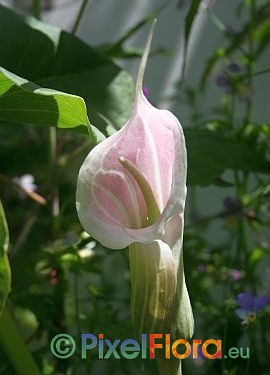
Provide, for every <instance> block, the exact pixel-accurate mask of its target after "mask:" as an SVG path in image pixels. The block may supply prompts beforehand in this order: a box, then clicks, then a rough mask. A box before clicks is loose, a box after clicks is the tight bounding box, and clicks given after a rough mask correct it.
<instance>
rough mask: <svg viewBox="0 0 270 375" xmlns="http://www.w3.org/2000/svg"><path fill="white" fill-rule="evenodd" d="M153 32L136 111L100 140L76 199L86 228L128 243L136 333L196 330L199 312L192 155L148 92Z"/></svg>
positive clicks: (111, 241) (104, 239)
mask: <svg viewBox="0 0 270 375" xmlns="http://www.w3.org/2000/svg"><path fill="white" fill-rule="evenodd" d="M152 33H153V27H152V29H151V32H150V35H149V37H148V41H147V44H146V48H145V51H144V54H143V57H142V62H141V65H140V69H139V73H138V80H137V84H136V92H135V97H134V106H133V114H132V116H131V118H130V120H129V121H128V122H127V123H126V124H125V125H124V126H123V128H122V129H121V130H119V131H118V132H117V133H115V134H113V135H112V136H111V137H109V138H107V139H106V140H104V141H103V142H102V143H100V144H98V145H97V146H96V147H95V148H94V149H93V150H92V151H91V152H90V153H89V154H88V156H87V158H86V159H85V161H84V163H83V165H82V166H81V169H80V171H79V176H78V183H77V191H76V204H77V211H78V216H79V219H80V221H81V223H82V226H83V227H84V229H85V230H86V231H87V232H88V233H90V234H91V235H92V236H93V237H94V238H95V239H96V240H98V241H99V242H100V243H101V244H102V245H104V246H106V247H108V248H111V249H121V248H124V247H127V246H129V247H130V250H129V254H130V268H131V290H132V298H131V304H132V315H133V321H134V325H135V327H136V330H137V333H138V334H139V333H148V332H155V333H156V332H163V333H170V332H171V333H173V334H177V335H180V337H189V336H191V335H192V333H193V316H192V310H191V306H190V301H189V297H188V293H187V289H186V284H185V279H184V268H183V261H182V238H183V227H184V207H185V198H186V173H187V156H186V146H185V139H184V135H183V130H182V127H181V125H180V123H179V121H178V120H177V118H176V117H175V116H174V115H173V114H172V113H171V112H169V111H167V110H159V109H157V108H156V107H153V106H152V105H151V104H150V103H149V102H148V100H147V98H146V97H145V95H143V86H142V81H143V74H144V69H145V66H146V62H147V57H148V54H149V49H150V42H151V37H152Z"/></svg>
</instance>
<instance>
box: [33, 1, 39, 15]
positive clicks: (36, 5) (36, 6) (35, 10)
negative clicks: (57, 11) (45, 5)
mask: <svg viewBox="0 0 270 375" xmlns="http://www.w3.org/2000/svg"><path fill="white" fill-rule="evenodd" d="M32 7H33V16H34V17H35V18H37V19H38V20H40V0H33V5H32Z"/></svg>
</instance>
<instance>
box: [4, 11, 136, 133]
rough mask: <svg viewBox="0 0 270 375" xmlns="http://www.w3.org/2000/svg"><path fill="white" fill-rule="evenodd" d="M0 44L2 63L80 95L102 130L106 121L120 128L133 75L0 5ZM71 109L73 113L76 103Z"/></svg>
mask: <svg viewBox="0 0 270 375" xmlns="http://www.w3.org/2000/svg"><path fill="white" fill-rule="evenodd" d="M0 45H1V51H0V65H1V66H2V67H3V68H5V69H7V70H8V71H10V72H12V73H14V74H16V75H18V76H19V77H23V78H24V79H26V80H28V81H31V82H35V83H36V84H38V85H40V86H43V87H46V88H52V89H55V90H58V91H63V92H65V93H69V94H72V95H78V96H80V97H82V98H83V99H84V101H85V103H86V105H87V109H88V111H89V113H88V115H89V119H90V121H91V123H92V124H93V125H95V126H97V127H98V128H99V129H100V130H101V131H102V132H106V127H107V126H108V125H110V127H113V128H115V129H118V128H120V127H121V126H122V125H123V124H124V123H125V121H126V120H127V119H128V118H129V115H130V109H131V98H132V93H133V82H132V79H131V77H130V76H129V75H128V73H126V72H125V71H123V70H121V69H120V68H119V67H118V66H116V65H115V64H114V63H113V62H112V61H111V60H109V59H108V58H107V57H105V56H104V55H102V54H101V53H99V52H98V51H97V50H95V49H94V48H92V47H90V46H88V45H87V44H86V43H84V42H83V41H81V40H80V39H78V38H76V37H75V36H73V35H71V34H69V33H67V32H65V31H63V30H61V29H59V28H57V27H54V26H50V25H48V24H46V23H44V22H41V21H38V20H36V19H34V18H32V17H22V16H19V15H17V14H16V13H14V12H13V11H11V10H10V9H8V8H6V7H4V6H2V5H0ZM73 111H74V117H75V115H76V113H75V112H76V108H74V109H73ZM69 112H70V111H69ZM79 117H81V116H80V115H79ZM79 121H81V119H80V120H79Z"/></svg>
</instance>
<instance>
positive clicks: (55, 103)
mask: <svg viewBox="0 0 270 375" xmlns="http://www.w3.org/2000/svg"><path fill="white" fill-rule="evenodd" d="M0 120H2V121H6V122H12V123H25V124H34V125H52V126H58V127H62V128H71V127H75V126H79V125H86V126H89V125H90V124H89V120H88V117H87V112H86V107H85V103H84V101H83V99H82V98H80V97H78V96H75V95H69V94H65V93H61V92H59V91H55V90H51V89H46V88H42V87H40V86H38V85H36V84H34V83H32V82H29V81H27V80H25V79H23V78H21V77H18V76H16V75H15V74H13V73H11V72H9V71H7V70H6V69H4V68H1V67H0Z"/></svg>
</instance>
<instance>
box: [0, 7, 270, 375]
mask: <svg viewBox="0 0 270 375" xmlns="http://www.w3.org/2000/svg"><path fill="white" fill-rule="evenodd" d="M147 3H148V4H147V5H145V2H142V1H138V2H136V4H135V2H133V1H120V0H112V1H111V4H110V5H108V3H107V2H105V1H101V0H99V2H95V1H89V2H88V1H85V0H84V1H82V2H69V1H67V0H66V1H64V0H62V1H60V0H59V1H57V0H55V1H45V0H44V1H38V0H36V1H35V0H33V1H30V0H29V1H27V0H24V1H17V0H13V1H2V2H1V5H0V41H1V51H0V65H1V67H2V68H4V69H2V70H1V71H0V73H1V77H0V79H1V87H2V88H1V89H0V157H1V167H0V183H1V200H2V203H3V206H4V210H5V215H6V217H7V223H8V227H9V237H10V242H9V252H8V253H9V260H10V266H11V272H12V286H11V293H10V294H9V296H8V300H7V303H6V308H7V309H8V311H9V312H10V315H11V316H12V317H13V319H14V321H15V322H16V324H17V325H18V327H19V331H20V332H21V334H22V336H23V338H24V341H25V342H26V344H27V346H28V347H29V348H30V351H31V353H32V354H33V357H34V359H35V361H36V363H37V365H38V367H39V368H40V372H41V373H42V374H44V375H50V374H79V375H83V374H96V373H99V374H104V375H106V374H109V375H111V374H117V375H120V374H138V373H144V374H156V371H157V370H156V367H155V363H153V361H151V360H140V359H139V358H136V359H134V360H132V361H131V360H126V359H121V360H119V359H115V358H113V357H111V358H110V359H106V360H100V359H98V356H97V353H96V352H95V351H93V352H91V351H89V352H88V353H87V359H84V360H82V359H81V353H80V344H79V343H80V335H81V333H93V334H94V335H98V334H99V333H103V334H104V336H105V337H106V338H109V339H111V340H115V339H120V340H124V339H126V338H135V336H134V332H133V330H132V325H131V319H130V305H129V298H130V297H129V293H130V291H129V282H130V279H129V267H128V254H127V252H126V251H124V250H123V251H115V252H113V251H111V250H107V249H105V248H103V247H102V246H101V245H100V244H98V243H96V242H95V241H94V240H93V239H92V238H91V237H89V236H88V235H87V234H86V233H84V232H82V228H81V226H80V224H79V222H78V219H77V215H76V210H75V186H76V178H77V173H78V169H79V167H80V165H81V163H82V161H83V160H84V158H85V156H86V154H87V153H88V152H89V150H90V149H91V148H92V147H93V146H94V145H95V143H96V142H97V140H98V139H100V138H102V135H101V133H102V134H104V135H105V136H107V135H108V134H111V133H112V132H113V131H115V130H116V129H119V128H120V127H121V126H122V125H123V124H124V122H125V120H126V119H127V118H128V116H129V113H130V105H131V98H132V91H133V83H132V80H131V76H130V75H129V74H128V73H126V71H125V70H123V68H125V69H126V70H128V71H129V73H130V74H131V75H134V69H135V67H137V65H138V59H137V58H138V57H139V56H140V55H141V49H140V48H135V47H134V46H135V45H140V46H142V45H143V44H142V43H141V40H142V39H140V38H145V35H146V32H145V30H146V29H145V26H146V25H147V24H148V23H149V20H150V19H151V18H152V17H154V16H158V18H159V24H158V25H157V36H156V37H155V39H156V44H155V43H154V46H153V49H152V51H153V52H152V60H151V61H150V63H149V68H148V72H147V73H146V75H148V76H147V77H146V85H147V87H146V88H145V90H146V91H147V95H148V97H149V100H151V101H152V102H153V103H155V105H157V106H158V107H160V106H165V107H167V108H169V109H171V110H173V112H175V113H176V114H177V115H179V117H180V120H181V122H182V123H183V125H184V128H185V135H186V141H187V148H188V162H189V174H188V187H189V190H188V192H189V193H188V202H187V212H186V226H185V235H184V257H185V268H186V278H187V284H188V289H189V293H190V297H191V302H192V305H193V309H194V314H195V323H196V329H195V335H194V338H196V339H201V340H203V341H204V340H207V339H209V338H214V339H221V340H222V346H223V355H226V353H228V350H229V348H230V347H237V348H240V347H242V348H243V352H244V353H246V348H247V347H249V348H250V349H249V350H250V353H249V354H250V355H249V357H250V358H241V356H239V357H238V358H234V359H232V358H229V356H228V357H227V358H225V357H223V358H222V359H215V360H209V359H205V358H204V357H203V356H202V355H200V356H199V358H198V359H192V358H189V359H186V360H184V361H183V373H184V374H195V375H196V374H206V375H207V374H222V375H225V374H226V375H234V374H235V375H242V374H243V375H247V374H252V373H254V372H255V373H256V374H262V375H267V374H270V364H269V360H268V354H269V351H270V329H269V319H270V318H269V314H270V308H269V305H268V302H269V296H270V290H269V285H270V261H269V260H270V256H269V255H270V253H269V250H270V248H269V224H270V215H269V213H270V211H269V208H270V207H269V194H270V180H269V173H270V161H269V144H270V137H269V135H270V123H269V115H270V107H269V84H270V74H269V73H270V66H269V61H270V59H269V56H270V46H269V44H270V4H269V1H263V0H261V1H259V0H257V1H255V0H238V1H226V4H224V2H223V4H221V2H219V1H218V0H217V1H216V2H213V1H198V0H197V1H196V0H192V1H171V2H170V1H168V2H164V3H163V2H160V1H159V2H156V1H155V2H154V1H152V2H151V1H149V2H147ZM4 5H8V6H9V7H11V8H13V9H14V11H16V12H20V13H22V14H28V15H30V14H31V15H32V16H34V17H35V18H36V19H43V20H46V21H48V22H49V23H52V24H55V25H56V26H60V27H62V28H64V29H66V30H67V32H65V31H63V30H62V31H61V29H59V28H57V27H55V26H54V27H51V26H49V25H47V24H45V23H40V22H38V21H36V20H34V19H33V18H29V17H23V16H20V17H17V16H16V14H15V13H14V11H10V10H8V9H7V8H6V7H5V6H4ZM157 6H158V7H157ZM112 8H114V9H113V10H112ZM134 14H135V15H136V17H135V18H134ZM117 17H119V19H118V18H117ZM170 17H172V18H170ZM106 19H107V20H109V21H108V23H104V20H106ZM120 20H121V21H122V23H121V22H120ZM123 20H124V21H123ZM91 21H93V23H92V22H91ZM104 24H106V25H108V27H106V28H105V29H104V27H103V26H102V30H101V27H100V25H104ZM159 25H160V26H159ZM91 27H92V28H91ZM95 27H96V29H95ZM89 28H90V29H89ZM71 34H77V35H78V36H80V37H81V38H83V39H84V40H85V41H86V42H87V43H91V44H92V45H93V46H94V47H93V48H91V47H89V46H88V45H87V44H85V43H84V42H81V41H79V40H78V39H77V38H76V37H74V36H72V35H71ZM173 43H174V44H173ZM115 62H117V64H118V65H115ZM194 62H195V63H194ZM119 66H120V68H119ZM10 72H11V73H13V75H12V74H11V73H10ZM19 77H22V78H23V79H24V80H23V81H22V80H21V79H20V78H19ZM160 77H164V78H160ZM33 83H34V84H36V85H38V87H37V86H33ZM43 87H46V88H50V89H54V90H58V91H63V92H67V93H69V94H75V95H78V96H79V97H82V98H83V99H84V101H85V103H86V105H87V110H88V116H89V119H90V122H91V124H93V125H94V127H92V128H91V129H92V130H91V131H89V132H88V133H87V128H88V129H89V120H88V116H87V113H86V110H85V106H84V103H83V101H81V100H80V99H79V98H77V97H74V96H68V97H67V96H63V95H62V94H61V93H59V92H55V91H50V92H48V91H42V90H44V89H43ZM70 108H71V110H70ZM37 125H39V126H37ZM50 125H53V127H50ZM78 125H82V126H78ZM59 128H63V129H59ZM70 128H74V129H70ZM2 222H3V223H4V222H5V218H4V213H3V214H2ZM0 227H1V228H2V227H3V228H5V225H2V226H0ZM5 233H6V232H5V230H4V229H3V230H2V229H1V231H0V234H1V241H0V246H2V247H3V248H4V246H5V243H6V242H5V241H6V240H7V236H6V235H5ZM3 253H4V251H3V252H2V250H1V249H0V255H1V258H0V263H1V262H3V264H4V261H3V259H4V258H3V257H2V254H3ZM1 264H2V263H1ZM1 272H2V273H1ZM0 274H1V275H0V276H1V277H0V281H1V280H4V281H6V280H7V278H8V276H6V275H7V274H8V273H7V272H6V273H4V272H3V267H2V268H1V267H0ZM7 285H8V283H5V282H3V283H2V282H1V285H0V306H2V302H3V303H4V301H5V298H6V295H7V294H8V289H9V288H8V287H7ZM243 293H244V294H243ZM3 296H4V297H3ZM1 312H2V311H1V310H0V313H1ZM0 324H1V320H0ZM1 329H2V330H4V329H5V327H3V326H2V328H1ZM58 333H69V334H71V335H73V337H74V339H75V341H76V342H77V343H78V345H77V350H76V352H75V354H74V355H73V356H72V357H70V358H68V359H61V360H60V359H57V358H55V357H53V356H52V354H51V352H50V341H51V339H52V338H53V337H54V336H55V335H56V334H58ZM6 334H7V333H6ZM3 349H4V346H3ZM23 366H24V364H22V365H21V367H23ZM14 367H15V366H14V363H13V362H12V360H11V359H10V356H9V355H8V351H7V350H1V351H0V374H7V375H12V374H15V373H16V370H15V369H14ZM26 370H27V369H26Z"/></svg>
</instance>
